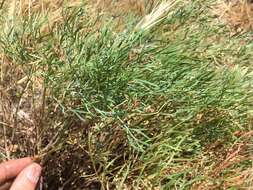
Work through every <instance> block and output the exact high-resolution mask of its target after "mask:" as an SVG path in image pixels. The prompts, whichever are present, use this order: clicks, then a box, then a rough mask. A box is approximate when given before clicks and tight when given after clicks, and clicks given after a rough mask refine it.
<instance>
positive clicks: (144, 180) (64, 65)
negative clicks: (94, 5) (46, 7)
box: [0, 0, 253, 189]
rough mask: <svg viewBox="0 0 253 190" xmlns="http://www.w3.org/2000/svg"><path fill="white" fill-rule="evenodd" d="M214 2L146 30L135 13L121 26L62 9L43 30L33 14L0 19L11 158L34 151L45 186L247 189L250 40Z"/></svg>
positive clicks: (194, 5) (182, 7) (185, 8)
mask: <svg viewBox="0 0 253 190" xmlns="http://www.w3.org/2000/svg"><path fill="white" fill-rule="evenodd" d="M211 5H212V2H208V1H201V0H198V1H191V2H182V1H179V2H178V3H175V6H172V7H171V8H170V9H169V10H168V11H167V12H166V14H165V15H163V16H162V17H159V18H161V20H160V22H158V23H156V24H154V25H153V24H152V23H151V24H150V25H149V26H150V27H149V28H142V26H144V25H143V22H141V23H142V24H139V25H137V23H138V22H139V21H140V19H141V18H140V19H139V18H138V19H137V18H135V19H134V20H133V19H132V20H127V23H128V24H127V26H125V29H124V30H120V31H118V30H116V29H115V25H114V20H113V19H107V18H104V17H103V18H94V17H93V16H89V13H88V12H87V11H86V9H85V6H82V7H75V8H64V9H63V11H62V12H61V17H62V19H61V21H59V22H57V23H55V24H54V25H53V26H51V27H50V28H49V29H48V31H46V32H45V31H42V27H43V26H45V25H46V24H47V22H48V20H47V19H45V17H44V16H43V15H40V14H38V13H33V14H32V15H31V16H23V17H17V18H15V19H14V20H12V21H9V22H7V21H6V19H5V18H2V19H1V20H2V23H3V24H2V28H3V29H2V30H1V34H0V46H1V54H2V57H3V59H2V62H1V64H2V66H1V67H2V68H1V71H2V78H1V86H0V87H1V91H3V92H2V95H1V98H2V103H1V104H2V105H1V104H0V105H1V106H2V107H3V106H4V104H5V103H6V102H7V100H11V101H12V103H11V105H12V106H14V107H15V108H16V109H14V110H16V111H15V113H14V114H13V115H14V119H13V120H8V117H4V116H3V122H2V123H3V124H2V125H3V126H4V125H11V124H10V123H11V122H12V124H13V123H14V124H16V126H18V127H16V129H15V130H14V129H12V128H10V129H9V128H7V129H9V131H7V133H6V132H5V135H6V136H7V138H9V139H10V140H8V141H7V142H8V143H10V144H15V145H18V148H17V149H16V150H15V151H13V152H12V155H11V156H16V157H19V156H25V155H33V156H34V155H36V157H38V158H39V159H40V160H41V163H42V164H43V166H44V167H45V180H44V181H45V184H44V185H45V189H58V188H59V187H63V189H83V188H87V189H100V188H101V189H198V188H200V189H201V188H204V187H205V186H206V187H207V188H210V189H211V188H214V189H224V188H225V189H229V188H239V187H242V186H243V187H245V186H247V185H249V184H248V180H247V179H248V178H247V179H246V178H244V179H243V182H241V183H239V185H238V183H236V182H235V181H233V180H232V181H231V179H233V177H236V176H237V175H240V172H243V171H244V172H247V171H248V170H249V169H251V167H252V162H251V161H250V146H249V143H250V140H249V139H250V137H249V135H248V134H249V131H250V130H251V122H252V101H253V90H252V81H253V75H252V74H253V73H252V69H251V65H250V62H251V60H252V58H253V52H252V45H253V44H252V41H251V40H250V38H251V37H250V36H251V35H252V34H250V32H248V33H244V34H237V35H233V36H232V37H231V35H230V34H231V33H230V32H231V31H230V30H229V28H228V27H227V26H225V25H222V24H220V23H218V22H217V20H215V19H216V18H214V16H213V15H212V14H211V11H210V7H211ZM4 13H5V10H2V16H3V17H4V15H5V14H4ZM131 18H132V17H129V18H127V19H131ZM11 22H13V25H12V24H11ZM6 23H9V25H8V24H7V25H8V27H6ZM136 26H138V27H136ZM0 111H1V109H0ZM20 111H22V113H23V112H26V113H28V115H30V119H31V120H32V121H30V123H29V122H27V121H26V120H27V118H26V119H25V117H23V119H22V121H23V122H22V121H20V118H19V117H20V114H19V113H20ZM2 112H3V113H4V114H8V113H7V112H4V111H3V109H2ZM4 114H3V115H4ZM15 118H16V119H15ZM29 127H30V130H32V131H31V132H29V131H30V130H29ZM5 130H6V129H5ZM24 130H25V132H27V133H29V134H26V133H25V132H24ZM13 131H14V132H13ZM238 133H239V134H240V135H238ZM243 134H246V135H243ZM27 137H28V138H27ZM242 147H243V148H242ZM237 150H239V151H237ZM236 151H237V152H236ZM233 153H235V155H234V157H238V158H239V159H241V161H242V163H240V162H235V161H234V160H233V161H231V162H230V160H231V159H232V158H231V159H229V158H230V157H229V156H230V155H232V154H233ZM2 154H3V156H2V157H3V158H4V157H7V155H5V153H4V152H3V153H2ZM234 157H233V158H234ZM249 178H250V175H249ZM236 179H237V178H236ZM234 182H235V183H234Z"/></svg>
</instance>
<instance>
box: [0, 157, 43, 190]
mask: <svg viewBox="0 0 253 190" xmlns="http://www.w3.org/2000/svg"><path fill="white" fill-rule="evenodd" d="M40 174H41V166H40V165H39V164H36V163H34V162H33V161H32V159H31V158H22V159H17V160H11V161H8V162H4V163H2V164H0V190H35V188H36V185H37V183H38V181H39V178H40ZM13 180H14V181H13Z"/></svg>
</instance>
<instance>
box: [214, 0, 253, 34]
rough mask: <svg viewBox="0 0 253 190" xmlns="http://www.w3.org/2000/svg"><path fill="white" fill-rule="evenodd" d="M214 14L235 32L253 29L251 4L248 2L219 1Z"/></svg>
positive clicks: (243, 0)
mask: <svg viewBox="0 0 253 190" xmlns="http://www.w3.org/2000/svg"><path fill="white" fill-rule="evenodd" d="M214 12H215V14H216V15H217V16H218V17H219V18H220V19H221V20H223V21H225V22H226V23H227V24H228V25H229V26H230V27H231V28H233V30H235V31H248V30H252V29H253V3H250V2H249V1H248V0H227V1H224V0H220V1H218V3H217V4H216V6H215V7H214Z"/></svg>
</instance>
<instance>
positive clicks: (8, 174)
mask: <svg viewBox="0 0 253 190" xmlns="http://www.w3.org/2000/svg"><path fill="white" fill-rule="evenodd" d="M31 163H32V160H31V158H22V159H17V160H11V161H8V162H4V163H2V164H0V184H1V183H4V182H5V181H7V180H8V179H11V178H14V177H16V176H17V175H18V174H19V173H20V172H21V171H22V170H23V169H24V168H25V167H27V166H28V165H29V164H31Z"/></svg>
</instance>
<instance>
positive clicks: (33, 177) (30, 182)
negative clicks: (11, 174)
mask: <svg viewBox="0 0 253 190" xmlns="http://www.w3.org/2000/svg"><path fill="white" fill-rule="evenodd" d="M41 170H42V169H41V166H40V165H39V164H35V163H34V164H31V165H29V166H28V167H26V168H25V169H24V170H23V171H22V172H21V173H20V174H19V175H18V177H17V178H16V179H15V181H14V182H13V184H12V186H11V188H10V190H35V188H36V185H37V183H38V181H39V179H40V174H41Z"/></svg>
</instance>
